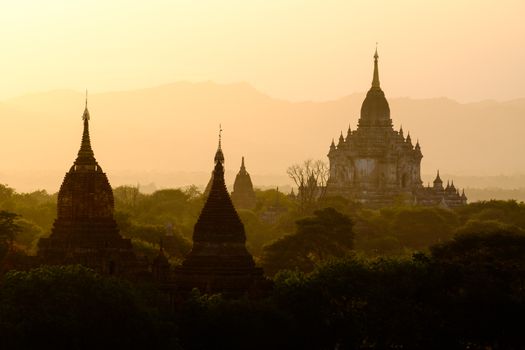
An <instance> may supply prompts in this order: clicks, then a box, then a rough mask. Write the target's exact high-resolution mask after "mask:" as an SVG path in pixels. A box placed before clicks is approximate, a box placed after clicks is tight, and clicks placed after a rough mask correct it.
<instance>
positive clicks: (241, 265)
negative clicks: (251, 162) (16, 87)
mask: <svg viewBox="0 0 525 350" xmlns="http://www.w3.org/2000/svg"><path fill="white" fill-rule="evenodd" d="M245 243H246V235H245V232H244V225H243V223H242V222H241V220H240V218H239V216H238V215H237V212H236V211H235V208H234V206H233V203H232V201H231V199H230V196H229V194H228V191H227V190H226V185H225V183H224V155H223V153H222V149H221V141H220V137H219V147H218V149H217V153H216V154H215V168H214V171H213V179H212V183H211V188H210V191H209V195H208V197H207V200H206V203H205V205H204V208H203V209H202V212H201V214H200V216H199V219H198V221H197V223H196V224H195V227H194V231H193V247H192V250H191V252H190V253H189V254H188V255H187V256H186V258H185V260H184V262H183V263H182V266H179V267H177V268H176V269H175V274H174V283H175V285H176V289H177V291H178V292H179V293H187V292H189V291H191V290H192V289H193V288H197V289H199V290H200V291H201V292H202V293H222V294H223V295H226V296H233V297H236V296H242V295H245V294H251V295H253V294H261V293H262V292H264V291H265V290H267V288H268V287H269V282H268V280H267V279H266V278H265V277H264V276H263V271H262V269H261V268H258V267H256V266H255V263H254V260H253V257H252V256H251V254H250V253H249V252H248V250H247V249H246V245H245Z"/></svg>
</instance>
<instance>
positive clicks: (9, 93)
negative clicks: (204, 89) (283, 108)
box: [0, 0, 525, 101]
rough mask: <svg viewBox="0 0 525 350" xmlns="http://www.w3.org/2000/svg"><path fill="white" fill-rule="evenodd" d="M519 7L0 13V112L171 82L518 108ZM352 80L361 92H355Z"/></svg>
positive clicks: (199, 1) (523, 27) (89, 4)
mask: <svg viewBox="0 0 525 350" xmlns="http://www.w3.org/2000/svg"><path fill="white" fill-rule="evenodd" d="M524 15H525V1H523V0H516V1H511V0H501V1H483V0H477V1H458V0H455V1H445V0H441V1H399V0H396V1H392V0H385V1H380V0H376V1H351V0H340V1H335V0H319V1H306V0H276V1H269V0H261V1H259V0H250V1H247V0H235V1H234V0H231V1H226V0H216V1H212V0H207V1H204V0H178V1H161V0H148V1H145V0H141V1H130V0H118V1H117V0H111V1H107V0H89V1H76V0H69V1H66V0H45V1H44V0H33V1H30V0H17V1H7V0H2V1H0V44H1V55H0V57H1V59H0V79H1V80H2V84H0V100H1V99H5V98H9V97H13V96H16V95H20V94H24V93H27V92H35V91H42V90H51V89H62V88H68V89H75V90H82V89H84V88H85V87H88V88H89V89H90V90H91V91H94V92H102V91H110V90H117V89H134V88H141V87H150V86H156V85H160V84H165V83H171V82H174V81H179V80H189V81H202V80H213V81H217V82H236V81H247V82H250V83H251V84H253V85H254V86H255V87H256V88H258V89H260V90H261V91H264V92H266V93H268V94H270V95H272V96H276V97H281V98H286V99H293V100H302V99H314V100H324V99H332V98H337V97H340V96H343V95H346V94H350V93H353V92H357V91H365V90H367V88H368V81H369V80H370V78H371V57H372V54H373V49H374V45H375V42H376V41H378V42H379V53H380V60H381V63H380V64H381V68H380V69H381V72H380V73H381V81H382V86H383V87H384V89H385V91H386V92H387V94H388V96H390V97H395V96H411V97H438V96H447V97H451V98H454V99H458V100H459V101H475V100H481V99H497V100H508V99H513V98H517V97H524V96H525V65H524V64H523V62H524V61H525V44H524V42H525V41H524V40H525V39H524V38H525V24H524V23H525V21H524V19H523V18H524V17H523V16H524ZM363 81H366V82H367V83H366V84H363Z"/></svg>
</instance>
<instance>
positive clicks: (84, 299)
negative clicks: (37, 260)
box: [0, 265, 176, 349]
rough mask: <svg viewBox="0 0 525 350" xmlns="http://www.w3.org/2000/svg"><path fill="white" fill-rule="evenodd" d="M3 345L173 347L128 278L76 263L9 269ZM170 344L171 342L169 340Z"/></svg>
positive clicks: (1, 297)
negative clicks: (108, 274) (102, 272)
mask: <svg viewBox="0 0 525 350" xmlns="http://www.w3.org/2000/svg"><path fill="white" fill-rule="evenodd" d="M1 284H2V288H1V289H0V319H1V320H2V321H1V322H0V334H1V335H2V337H1V340H0V344H1V345H2V348H17V349H18V348H37V347H42V344H45V347H49V348H58V349H93V348H108V349H111V348H114V349H124V348H130V349H131V348H138V347H141V348H160V347H167V346H171V347H173V346H174V345H176V344H174V338H173V335H171V334H172V333H173V332H165V333H163V334H159V332H160V331H162V329H163V328H164V327H163V326H162V324H161V322H160V319H159V318H158V316H157V315H156V313H155V312H154V311H153V310H152V309H151V308H150V307H149V306H148V305H146V304H145V303H144V300H143V299H142V298H141V295H140V292H139V290H138V289H137V288H136V287H134V286H133V285H132V284H131V283H130V282H127V281H124V280H119V279H116V278H109V277H104V276H101V275H98V274H96V273H95V272H93V271H92V270H90V269H87V268H85V267H82V266H80V265H70V266H55V267H49V266H42V267H39V268H36V269H33V270H29V271H10V272H8V273H7V274H6V275H5V276H4V277H3V278H2V281H1ZM170 343H171V344H170Z"/></svg>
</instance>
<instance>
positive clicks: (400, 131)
mask: <svg viewBox="0 0 525 350" xmlns="http://www.w3.org/2000/svg"><path fill="white" fill-rule="evenodd" d="M399 135H401V137H402V138H405V135H404V134H403V125H401V126H400V127H399Z"/></svg>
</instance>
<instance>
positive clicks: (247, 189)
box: [231, 157, 256, 209]
mask: <svg viewBox="0 0 525 350" xmlns="http://www.w3.org/2000/svg"><path fill="white" fill-rule="evenodd" d="M231 198H232V201H233V204H234V205H235V208H236V209H254V208H255V205H256V199H255V191H254V190H253V184H252V179H251V178H250V174H249V173H248V172H247V171H246V167H245V165H244V157H242V161H241V169H240V170H239V172H238V173H237V176H235V182H234V183H233V192H232V195H231Z"/></svg>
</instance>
